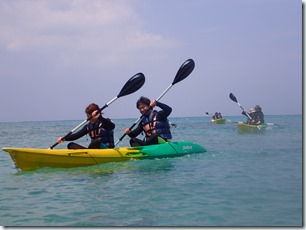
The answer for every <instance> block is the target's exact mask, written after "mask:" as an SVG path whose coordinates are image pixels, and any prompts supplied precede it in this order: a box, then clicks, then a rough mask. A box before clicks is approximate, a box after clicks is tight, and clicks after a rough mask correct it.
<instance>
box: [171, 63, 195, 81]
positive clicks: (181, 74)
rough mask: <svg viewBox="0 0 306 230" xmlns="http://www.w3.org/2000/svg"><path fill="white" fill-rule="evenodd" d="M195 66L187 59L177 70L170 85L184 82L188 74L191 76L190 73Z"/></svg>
mask: <svg viewBox="0 0 306 230" xmlns="http://www.w3.org/2000/svg"><path fill="white" fill-rule="evenodd" d="M194 66H195V63H194V61H193V60H192V59H188V60H187V61H185V62H184V63H183V64H182V65H181V67H180V68H179V70H178V71H177V73H176V75H175V78H174V80H173V82H172V85H174V84H176V83H178V82H180V81H182V80H184V79H185V78H186V77H188V76H189V74H191V72H192V71H193V69H194Z"/></svg>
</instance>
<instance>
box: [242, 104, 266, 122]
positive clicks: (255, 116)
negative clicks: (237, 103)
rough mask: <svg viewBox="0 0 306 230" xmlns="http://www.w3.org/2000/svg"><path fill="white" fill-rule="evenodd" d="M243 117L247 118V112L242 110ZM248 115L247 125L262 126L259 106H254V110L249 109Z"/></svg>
mask: <svg viewBox="0 0 306 230" xmlns="http://www.w3.org/2000/svg"><path fill="white" fill-rule="evenodd" d="M242 114H243V115H245V116H247V112H246V111H245V110H244V111H243V112H242ZM249 115H250V117H251V119H250V118H249V117H248V120H247V122H246V123H247V124H249V125H262V124H264V114H263V112H262V111H261V108H260V106H259V105H256V106H255V108H251V109H250V112H249Z"/></svg>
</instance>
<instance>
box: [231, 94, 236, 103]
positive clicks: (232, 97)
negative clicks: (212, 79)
mask: <svg viewBox="0 0 306 230" xmlns="http://www.w3.org/2000/svg"><path fill="white" fill-rule="evenodd" d="M229 97H230V99H232V101H234V102H236V103H237V102H238V101H237V99H236V97H235V95H234V94H232V93H230V95H229Z"/></svg>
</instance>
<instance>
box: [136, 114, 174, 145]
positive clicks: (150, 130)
mask: <svg viewBox="0 0 306 230" xmlns="http://www.w3.org/2000/svg"><path fill="white" fill-rule="evenodd" d="M156 117H157V111H155V110H154V111H153V112H152V113H151V114H150V116H148V117H144V118H142V120H141V126H142V128H143V130H144V131H145V134H146V138H148V137H150V136H151V135H153V134H155V133H157V134H158V135H159V136H160V137H162V138H163V139H165V140H170V139H172V135H171V131H170V125H169V121H168V119H167V120H165V121H159V120H157V119H156Z"/></svg>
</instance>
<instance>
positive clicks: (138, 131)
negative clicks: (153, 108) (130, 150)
mask: <svg viewBox="0 0 306 230" xmlns="http://www.w3.org/2000/svg"><path fill="white" fill-rule="evenodd" d="M142 131H143V129H142V127H141V124H140V123H139V124H138V126H137V128H136V129H134V130H133V131H131V132H130V133H129V134H128V136H129V137H131V138H133V137H137V136H138V135H139V134H141V132H142Z"/></svg>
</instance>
